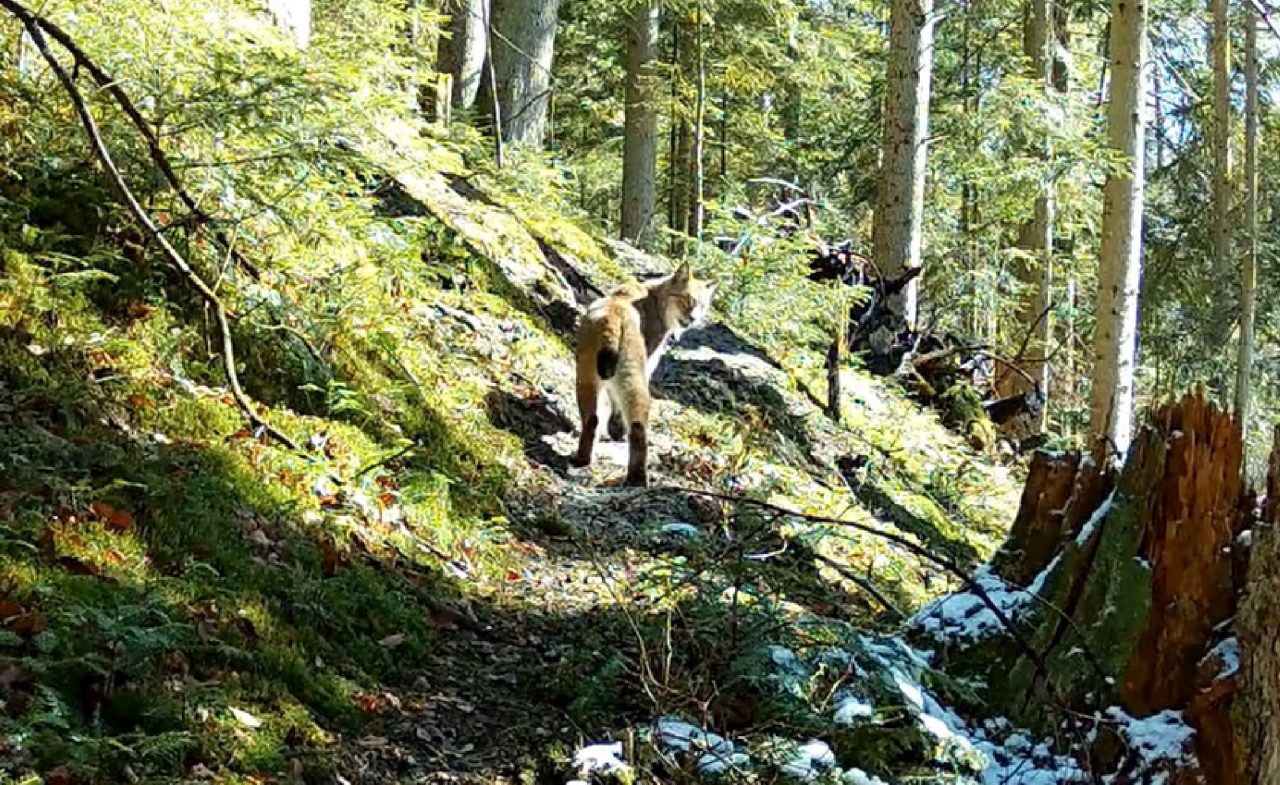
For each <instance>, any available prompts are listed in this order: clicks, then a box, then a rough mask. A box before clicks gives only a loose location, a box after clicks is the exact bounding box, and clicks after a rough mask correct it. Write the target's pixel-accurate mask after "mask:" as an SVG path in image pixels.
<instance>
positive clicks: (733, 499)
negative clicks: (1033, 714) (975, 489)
mask: <svg viewBox="0 0 1280 785" xmlns="http://www.w3.org/2000/svg"><path fill="white" fill-rule="evenodd" d="M650 493H676V494H684V495H686V496H702V497H704V498H708V499H716V500H718V501H723V502H729V503H731V504H745V505H748V506H752V507H757V508H759V509H762V510H769V511H772V512H775V513H778V514H779V515H786V516H788V517H791V518H795V519H797V520H802V521H807V522H809V523H820V524H826V525H837V526H845V527H848V528H851V529H854V530H855V531H860V532H863V533H864V534H870V535H872V536H874V537H879V538H881V539H883V540H888V541H889V542H892V543H894V544H896V545H898V546H900V547H902V548H904V549H906V550H908V551H910V552H911V553H913V554H915V555H916V556H918V557H920V558H921V559H924V560H925V561H928V562H930V563H932V564H934V565H936V566H938V567H941V568H942V569H943V570H945V571H946V572H948V573H950V574H951V575H953V576H954V577H956V578H958V579H959V580H960V581H961V582H962V583H963V584H964V586H965V588H966V589H967V590H968V591H970V592H972V593H973V594H974V595H975V596H976V597H977V598H978V599H979V600H981V601H982V604H983V605H985V606H987V609H988V610H990V611H991V614H992V615H993V616H995V618H996V621H998V622H999V623H1000V626H1002V627H1003V628H1004V629H1006V630H1007V631H1008V632H1009V636H1010V637H1011V638H1013V640H1014V642H1015V643H1016V644H1017V645H1018V647H1019V648H1020V649H1022V651H1023V654H1025V655H1026V656H1027V658H1029V659H1030V660H1031V663H1032V665H1033V666H1034V667H1035V669H1036V672H1037V673H1039V674H1041V675H1043V676H1044V677H1045V681H1044V685H1045V688H1046V689H1047V690H1048V691H1049V692H1050V694H1051V696H1052V697H1053V699H1054V701H1055V702H1056V703H1060V704H1064V705H1065V701H1063V700H1062V699H1061V696H1059V695H1058V690H1057V687H1056V686H1054V684H1053V681H1052V680H1051V679H1050V678H1049V676H1050V674H1049V667H1048V665H1046V664H1045V661H1044V657H1043V656H1042V655H1041V654H1040V652H1038V651H1036V650H1035V648H1034V647H1033V646H1032V645H1031V644H1030V643H1029V642H1028V641H1027V639H1026V638H1025V637H1023V635H1022V633H1021V632H1019V631H1018V629H1017V628H1016V627H1015V626H1014V624H1013V620H1012V619H1010V618H1009V615H1008V614H1007V613H1005V612H1004V609H1003V608H1001V607H1000V606H999V605H997V604H996V602H995V600H993V599H991V595H990V594H988V593H987V591H986V589H984V588H982V586H980V585H978V583H977V581H975V580H973V578H972V577H971V576H970V575H969V573H968V572H967V571H966V570H965V569H964V568H962V567H961V566H960V565H959V564H957V563H956V562H955V561H953V560H951V559H949V558H947V557H946V556H940V555H938V554H935V553H933V552H932V551H930V550H929V549H928V548H926V547H924V546H923V545H920V544H919V543H916V542H914V541H912V540H910V539H908V538H907V537H904V536H902V535H901V534H896V533H894V532H889V531H884V530H883V529H877V528H876V527H874V526H868V525H867V524H865V523H858V522H856V521H842V520H840V519H838V518H828V517H825V516H821V515H809V514H806V513H803V512H800V511H798V510H790V509H787V508H786V507H782V506H780V505H777V504H773V503H771V502H766V501H760V500H758V499H750V498H746V497H743V496H733V495H731V494H725V493H718V492H716V491H704V490H699V489H697V488H682V487H680V486H674V485H673V486H665V487H659V488H654V489H652V490H651V491H650Z"/></svg>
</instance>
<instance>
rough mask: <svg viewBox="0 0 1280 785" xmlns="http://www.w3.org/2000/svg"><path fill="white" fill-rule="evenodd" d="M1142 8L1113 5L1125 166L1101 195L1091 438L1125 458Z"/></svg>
mask: <svg viewBox="0 0 1280 785" xmlns="http://www.w3.org/2000/svg"><path fill="white" fill-rule="evenodd" d="M1146 27H1147V3H1146V0H1112V3H1111V38H1110V50H1109V51H1110V57H1111V68H1112V77H1111V97H1110V101H1109V103H1108V106H1107V136H1108V141H1109V143H1110V146H1111V148H1112V150H1114V151H1115V152H1117V153H1119V154H1120V155H1121V156H1123V157H1124V158H1125V159H1126V160H1127V161H1128V167H1127V170H1126V171H1122V172H1118V173H1112V174H1110V175H1108V176H1107V182H1106V186H1105V188H1104V190H1103V208H1102V248H1101V253H1100V258H1099V266H1098V308H1097V325H1096V327H1095V328H1094V335H1093V392H1092V397H1091V400H1090V415H1091V416H1090V423H1089V424H1090V435H1091V436H1092V437H1093V438H1094V439H1101V440H1104V441H1106V442H1107V444H1108V446H1109V447H1110V448H1111V449H1112V450H1114V451H1115V452H1116V453H1118V454H1119V455H1121V456H1123V455H1124V454H1125V453H1126V452H1127V451H1128V449H1129V442H1130V440H1131V439H1132V435H1133V395H1134V366H1135V360H1136V357H1135V355H1136V353H1137V339H1138V294H1139V285H1140V283H1141V278H1142V205H1143V182H1144V171H1143V167H1144V164H1145V161H1144V148H1145V142H1146V134H1145V128H1146V122H1145V112H1146V106H1145V101H1146V91H1145V89H1144V84H1145V79H1144V70H1145V65H1146V46H1147V44H1146V32H1147V31H1146Z"/></svg>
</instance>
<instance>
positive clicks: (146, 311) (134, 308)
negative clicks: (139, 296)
mask: <svg viewBox="0 0 1280 785" xmlns="http://www.w3.org/2000/svg"><path fill="white" fill-rule="evenodd" d="M155 310H156V309H155V306H152V305H148V304H147V303H144V302H143V301H141V300H136V299H135V300H130V301H129V315H130V316H132V317H133V318H134V319H145V318H147V317H148V316H150V315H151V314H153V313H155Z"/></svg>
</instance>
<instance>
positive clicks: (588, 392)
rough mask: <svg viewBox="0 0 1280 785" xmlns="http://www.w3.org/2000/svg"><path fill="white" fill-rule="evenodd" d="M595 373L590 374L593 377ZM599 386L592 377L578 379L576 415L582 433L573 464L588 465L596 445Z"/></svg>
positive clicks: (598, 420) (598, 422)
mask: <svg viewBox="0 0 1280 785" xmlns="http://www.w3.org/2000/svg"><path fill="white" fill-rule="evenodd" d="M594 376H595V374H594V373H593V374H592V377H594ZM600 397H601V396H600V388H599V386H598V385H597V383H596V380H595V379H594V378H589V379H579V380H578V416H579V418H580V419H581V420H582V435H581V436H579V437H578V454H577V455H576V456H574V459H573V464H574V466H590V465H591V453H592V452H593V451H594V450H595V446H596V430H597V429H598V428H599V427H600Z"/></svg>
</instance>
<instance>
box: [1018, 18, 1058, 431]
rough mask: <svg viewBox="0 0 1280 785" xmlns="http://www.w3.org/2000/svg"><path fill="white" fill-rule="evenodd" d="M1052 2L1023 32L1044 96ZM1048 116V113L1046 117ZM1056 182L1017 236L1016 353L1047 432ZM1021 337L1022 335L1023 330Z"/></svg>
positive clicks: (1023, 386) (1022, 383)
mask: <svg viewBox="0 0 1280 785" xmlns="http://www.w3.org/2000/svg"><path fill="white" fill-rule="evenodd" d="M1051 5H1052V4H1051V3H1050V2H1049V0H1031V2H1030V6H1031V7H1030V9H1029V10H1030V13H1029V14H1028V15H1027V24H1026V29H1025V30H1024V33H1023V39H1022V48H1023V52H1024V53H1025V54H1026V55H1027V58H1028V59H1029V60H1030V66H1031V74H1030V75H1031V78H1032V79H1033V80H1035V81H1037V82H1039V83H1040V87H1041V89H1042V90H1043V91H1044V95H1045V97H1046V98H1049V97H1051V92H1050V90H1051V84H1050V73H1051V70H1052V69H1051V66H1050V64H1051V63H1052V62H1053V47H1052V45H1051V41H1052V40H1053V39H1052V36H1051V28H1052V27H1053V20H1052V16H1051V14H1052V10H1051ZM1046 120H1047V121H1048V120H1049V118H1046ZM1050 152H1051V151H1050V150H1049V148H1048V145H1047V144H1046V145H1044V147H1043V148H1042V150H1041V154H1042V155H1044V156H1045V157H1048V155H1049V154H1050ZM1054 206H1055V205H1054V185H1053V183H1052V182H1050V181H1047V180H1046V181H1045V182H1044V183H1043V184H1042V185H1041V187H1040V194H1039V196H1038V197H1037V198H1036V204H1035V215H1034V216H1033V217H1032V219H1031V220H1030V221H1028V222H1027V223H1026V224H1024V225H1023V227H1022V230H1021V232H1020V234H1019V237H1018V246H1019V247H1020V248H1021V249H1022V250H1024V251H1025V252H1026V258H1025V260H1024V261H1023V263H1022V265H1021V266H1020V267H1019V270H1018V272H1019V273H1020V277H1021V278H1022V284H1023V286H1024V287H1025V290H1024V294H1023V297H1022V302H1021V304H1020V306H1019V313H1018V317H1019V318H1018V321H1019V323H1020V324H1021V325H1022V328H1023V330H1025V331H1026V335H1027V336H1028V337H1029V340H1027V341H1026V342H1025V344H1024V345H1025V346H1026V353H1025V354H1024V356H1022V357H1019V358H1017V360H1018V361H1020V363H1021V364H1022V367H1023V369H1024V370H1026V371H1027V375H1028V376H1030V377H1031V378H1032V379H1034V380H1035V385H1036V386H1037V387H1038V388H1039V391H1040V394H1041V395H1043V396H1046V399H1045V401H1044V403H1045V404H1046V405H1044V406H1042V407H1041V409H1040V417H1039V421H1038V422H1037V430H1038V431H1041V432H1043V431H1044V428H1045V425H1046V424H1047V422H1048V414H1049V408H1048V406H1047V403H1048V400H1047V396H1048V394H1049V359H1048V358H1049V344H1050V340H1051V336H1052V335H1053V318H1052V314H1050V308H1051V307H1052V301H1051V298H1052V290H1053V224H1054ZM1020 337H1021V336H1020ZM1014 378H1015V379H1016V380H1017V387H1018V388H1019V389H1017V390H1016V391H1017V392H1026V391H1027V388H1029V387H1030V386H1031V384H1030V383H1029V382H1028V381H1027V380H1026V379H1024V378H1022V377H1021V376H1018V375H1014Z"/></svg>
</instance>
